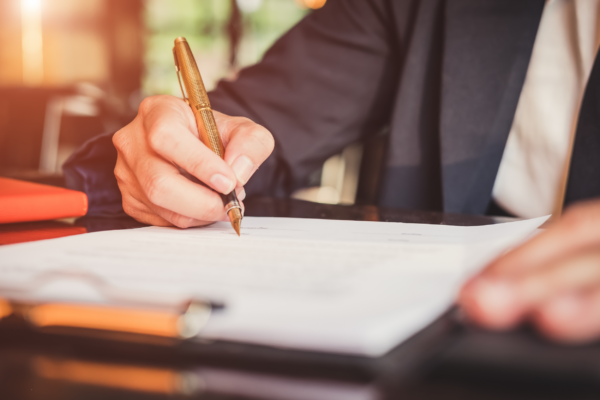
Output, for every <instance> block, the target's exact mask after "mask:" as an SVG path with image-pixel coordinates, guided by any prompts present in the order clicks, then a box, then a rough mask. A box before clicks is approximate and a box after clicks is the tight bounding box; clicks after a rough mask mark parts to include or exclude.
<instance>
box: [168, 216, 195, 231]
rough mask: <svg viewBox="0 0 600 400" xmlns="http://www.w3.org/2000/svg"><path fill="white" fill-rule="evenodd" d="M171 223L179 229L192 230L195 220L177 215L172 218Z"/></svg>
mask: <svg viewBox="0 0 600 400" xmlns="http://www.w3.org/2000/svg"><path fill="white" fill-rule="evenodd" d="M171 223H172V224H173V225H175V226H176V227H178V228H181V229H186V228H190V227H191V226H192V225H193V224H192V223H193V219H192V218H189V217H185V216H183V215H180V214H175V215H173V216H172V217H171Z"/></svg>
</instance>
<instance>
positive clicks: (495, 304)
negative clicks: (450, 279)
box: [458, 277, 526, 330]
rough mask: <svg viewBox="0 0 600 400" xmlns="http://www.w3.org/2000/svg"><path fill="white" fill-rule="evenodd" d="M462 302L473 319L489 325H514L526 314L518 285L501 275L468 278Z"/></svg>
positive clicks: (501, 328)
mask: <svg viewBox="0 0 600 400" xmlns="http://www.w3.org/2000/svg"><path fill="white" fill-rule="evenodd" d="M458 303H459V305H460V306H461V308H462V309H463V311H465V313H466V315H467V317H468V318H469V320H471V321H473V322H475V323H476V324H478V325H481V326H483V327H486V328H488V329H495V330H504V329H510V328H512V327H514V326H515V325H517V324H518V323H519V322H520V321H521V320H522V318H523V316H524V315H525V314H526V309H525V308H524V306H523V304H522V303H521V302H520V301H519V300H518V298H517V292H516V290H515V287H514V285H511V284H510V283H509V282H507V281H504V280H499V279H494V280H490V279H486V278H483V277H480V278H477V279H474V280H472V281H470V282H468V283H467V284H466V285H464V286H463V288H462V290H461V292H460V295H459V298H458Z"/></svg>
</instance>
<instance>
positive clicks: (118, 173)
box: [114, 162, 127, 184]
mask: <svg viewBox="0 0 600 400" xmlns="http://www.w3.org/2000/svg"><path fill="white" fill-rule="evenodd" d="M114 174H115V178H116V180H117V183H119V184H125V183H126V181H127V178H126V174H125V172H124V171H123V168H121V167H120V166H119V163H118V162H117V165H116V166H115V169H114Z"/></svg>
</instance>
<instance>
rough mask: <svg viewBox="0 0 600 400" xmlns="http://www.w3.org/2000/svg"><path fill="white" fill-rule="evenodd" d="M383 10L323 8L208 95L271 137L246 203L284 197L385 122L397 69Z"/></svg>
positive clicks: (362, 4)
mask: <svg viewBox="0 0 600 400" xmlns="http://www.w3.org/2000/svg"><path fill="white" fill-rule="evenodd" d="M388 8H389V5H388V2H387V1H367V0H330V1H328V2H327V3H326V5H325V7H323V8H322V9H320V10H317V11H314V12H312V13H311V14H309V15H308V16H307V17H306V18H304V19H303V20H302V21H301V22H300V23H299V24H298V25H296V26H295V27H294V28H292V29H291V30H290V31H289V32H288V33H287V34H286V35H284V36H283V37H282V38H281V39H280V40H278V41H277V42H276V43H275V45H274V46H273V47H272V48H271V49H270V50H269V51H268V52H267V53H266V55H265V57H264V58H263V60H262V61H261V62H260V63H258V64H256V65H254V66H252V67H249V68H247V69H244V70H242V71H241V72H240V74H239V76H238V78H237V79H236V80H235V81H233V82H226V81H222V82H221V83H220V84H219V85H218V86H217V88H216V90H215V91H213V92H212V93H211V94H210V97H211V102H212V106H213V108H214V109H215V110H218V111H221V112H223V113H225V114H228V115H235V116H245V117H248V118H250V119H252V120H253V121H255V122H257V123H259V124H261V125H263V126H265V127H266V128H267V129H269V130H270V131H271V133H272V134H273V135H274V137H275V142H276V147H275V151H274V153H273V155H272V156H271V157H270V158H269V159H268V160H267V161H266V162H265V164H263V166H261V168H260V169H259V170H258V171H257V173H256V174H255V176H253V177H252V179H251V180H250V182H248V185H247V186H246V191H247V193H248V194H249V195H252V194H264V195H270V196H277V197H286V196H289V194H291V192H292V191H293V190H295V189H297V188H300V187H304V186H307V184H308V178H309V176H310V175H311V174H312V173H313V172H315V171H318V170H319V168H320V167H321V165H322V163H323V162H324V161H325V160H326V159H327V158H328V157H330V156H331V155H333V154H336V153H337V152H339V151H340V150H341V149H343V147H345V146H346V145H347V144H349V143H352V142H354V141H356V140H359V139H360V138H361V137H363V136H365V135H369V134H372V133H376V131H378V130H379V129H380V128H381V127H382V126H383V125H384V124H385V123H386V122H387V120H388V118H389V113H390V110H391V106H392V103H393V95H394V93H395V91H396V89H397V88H396V81H397V75H398V72H399V69H400V68H399V63H398V55H397V54H396V53H397V52H399V51H400V48H399V47H398V44H395V43H394V38H396V37H397V36H396V35H395V34H394V26H393V22H392V21H391V17H390V15H392V12H391V10H389V9H388Z"/></svg>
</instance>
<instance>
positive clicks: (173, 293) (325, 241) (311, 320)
mask: <svg viewBox="0 0 600 400" xmlns="http://www.w3.org/2000/svg"><path fill="white" fill-rule="evenodd" d="M545 219H546V218H538V219H533V220H527V221H519V222H511V223H505V224H499V225H489V226H481V227H455V226H443V225H422V224H403V223H383V222H355V221H331V220H312V219H288V218H252V217H249V218H245V219H244V223H243V230H242V237H241V238H240V237H237V236H236V235H235V233H234V232H233V231H232V229H231V227H230V226H229V224H228V223H226V222H219V223H216V224H214V225H211V226H208V227H204V228H194V229H187V230H180V229H175V228H159V227H148V228H140V229H132V230H121V231H108V232H99V233H92V234H86V235H80V236H73V237H68V238H61V239H53V240H47V241H41V242H35V243H25V244H17V245H11V246H4V247H1V248H0V295H2V294H4V295H9V296H11V297H19V296H21V297H25V298H35V299H37V300H54V301H56V300H62V301H65V300H67V301H72V300H75V301H91V302H105V301H141V302H154V303H160V304H177V303H179V302H183V301H185V300H187V299H190V298H192V297H199V298H209V299H213V300H218V301H222V302H224V303H225V304H226V308H225V309H224V310H223V311H221V312H219V313H217V314H214V315H213V317H212V318H211V320H210V322H209V324H208V326H207V327H206V328H205V330H204V331H203V332H202V333H201V336H202V337H203V338H205V339H225V340H233V341H241V342H248V343H256V344H264V345H270V346H278V347H290V348H297V349H308V350H315V351H326V352H339V353H352V354H361V355H368V356H377V355H381V354H383V353H385V352H386V351H388V350H390V349H391V348H392V347H394V346H395V345H396V344H398V343H400V342H401V341H402V340H404V339H406V338H407V337H409V336H411V335H412V334H414V333H415V332H417V331H418V330H420V329H422V328H423V327H424V326H426V325H427V324H428V323H430V322H431V321H432V320H434V319H435V318H436V317H437V316H438V315H440V314H441V313H442V312H443V311H444V310H446V309H447V308H448V307H449V306H450V305H451V304H452V302H453V299H454V296H455V294H456V291H457V290H458V288H459V287H460V284H461V283H462V282H463V281H464V279H465V278H466V277H467V276H468V274H471V273H473V272H474V271H476V270H477V268H480V267H481V266H482V265H484V264H485V263H486V262H488V261H489V260H490V259H491V258H493V257H494V256H496V255H497V254H499V253H500V252H502V251H504V250H505V249H506V248H508V247H509V246H511V245H514V244H515V243H518V242H519V241H522V240H523V239H524V238H525V237H527V236H528V235H530V234H531V233H532V232H533V231H534V230H535V229H536V228H537V227H538V226H539V225H541V224H542V223H543V222H544V221H545Z"/></svg>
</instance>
